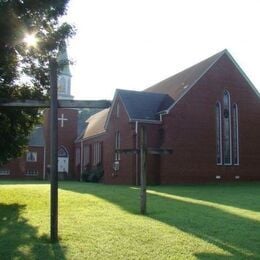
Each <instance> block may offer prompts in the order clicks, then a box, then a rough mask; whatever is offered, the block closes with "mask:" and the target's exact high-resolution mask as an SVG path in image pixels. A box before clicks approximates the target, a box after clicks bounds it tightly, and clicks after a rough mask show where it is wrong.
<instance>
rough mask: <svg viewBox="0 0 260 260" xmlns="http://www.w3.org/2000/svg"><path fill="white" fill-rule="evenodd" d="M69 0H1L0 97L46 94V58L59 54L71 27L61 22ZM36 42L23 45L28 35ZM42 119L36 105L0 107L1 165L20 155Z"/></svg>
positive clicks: (41, 98)
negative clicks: (10, 107)
mask: <svg viewBox="0 0 260 260" xmlns="http://www.w3.org/2000/svg"><path fill="white" fill-rule="evenodd" d="M67 3H68V0H55V1H53V0H37V1H31V0H23V1H21V0H6V1H3V0H0V57H1V58H0V98H1V99H8V100H10V99H11V100H13V99H38V100H44V99H48V93H49V76H48V75H49V73H48V66H49V64H48V61H49V59H50V58H51V57H55V56H56V55H57V52H58V49H59V48H61V47H62V46H63V45H64V40H65V39H66V38H67V37H69V36H71V35H72V34H73V27H72V26H71V25H69V24H67V23H64V24H60V23H59V18H60V17H61V16H63V15H64V14H65V13H66V6H67ZM32 33H33V34H35V37H36V38H37V39H38V44H37V46H35V47H29V46H26V43H25V42H24V38H25V36H26V34H32ZM39 122H40V116H39V113H38V110H37V109H26V108H24V109H20V108H19V109H15V108H12V109H2V108H1V110H0V151H1V152H0V164H1V163H3V162H6V160H8V159H10V158H13V157H17V156H19V155H20V154H21V152H22V150H23V149H24V148H25V145H26V143H27V136H28V135H29V133H30V131H31V130H32V128H33V127H34V125H35V124H38V123H39Z"/></svg>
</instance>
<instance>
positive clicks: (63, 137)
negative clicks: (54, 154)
mask: <svg viewBox="0 0 260 260" xmlns="http://www.w3.org/2000/svg"><path fill="white" fill-rule="evenodd" d="M62 114H64V118H67V119H68V120H67V121H64V126H63V127H61V121H58V147H60V146H64V147H65V148H66V149H67V151H68V153H69V176H68V177H69V178H75V177H76V176H75V173H74V169H75V161H74V158H75V146H74V141H75V139H76V138H77V118H78V110H76V109H65V108H62V109H61V108H60V109H58V118H60V117H61V115H62ZM49 118H50V114H49V109H46V110H45V121H44V134H45V140H46V162H47V165H48V164H50V130H49V129H50V128H49V127H50V122H49Z"/></svg>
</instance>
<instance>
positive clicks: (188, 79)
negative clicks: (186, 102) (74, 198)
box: [144, 49, 260, 112]
mask: <svg viewBox="0 0 260 260" xmlns="http://www.w3.org/2000/svg"><path fill="white" fill-rule="evenodd" d="M223 55H227V57H228V58H229V60H230V61H231V62H232V63H233V64H234V66H235V67H236V68H237V69H238V71H239V72H240V74H241V75H242V76H243V77H244V79H245V80H246V81H247V83H248V84H249V86H250V87H251V88H252V89H253V91H254V92H255V94H256V95H257V96H258V97H260V95H259V92H258V90H257V89H256V88H255V86H254V85H253V83H252V82H251V81H250V79H249V78H248V77H247V75H246V74H245V73H244V71H243V70H242V69H241V68H240V66H239V65H238V63H237V62H236V61H235V59H234V58H233V57H232V55H231V54H230V53H229V51H228V50H226V49H225V50H223V51H221V52H219V53H217V54H215V55H213V56H211V57H209V58H207V59H206V60H203V61H201V62H199V63H198V64H195V65H193V66H192V67H190V68H188V69H185V70H183V71H181V72H179V73H177V74H175V75H174V76H172V77H170V78H168V79H165V80H163V81H161V82H159V83H157V84H156V85H154V86H152V87H149V88H147V89H145V90H144V91H146V92H156V93H164V94H168V95H170V96H171V97H172V98H173V99H174V100H175V102H174V104H172V106H171V107H170V108H169V109H168V110H167V112H169V110H171V108H172V107H174V106H175V105H176V103H177V102H178V101H179V99H181V98H182V97H183V96H184V95H185V94H186V93H187V92H188V91H189V90H190V89H191V88H192V87H193V86H194V85H195V84H196V83H197V82H198V81H199V80H200V79H201V78H202V77H203V76H204V75H205V74H206V73H207V72H208V71H209V69H210V68H211V67H213V65H214V64H215V63H216V62H217V61H218V60H219V59H220V58H221V57H222V56H223Z"/></svg>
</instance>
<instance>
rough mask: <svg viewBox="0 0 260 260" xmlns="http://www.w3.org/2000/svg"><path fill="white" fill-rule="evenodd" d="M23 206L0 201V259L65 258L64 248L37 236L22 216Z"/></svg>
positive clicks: (46, 238) (45, 237)
mask: <svg viewBox="0 0 260 260" xmlns="http://www.w3.org/2000/svg"><path fill="white" fill-rule="evenodd" d="M25 208H26V205H20V204H1V203H0V259H65V251H66V248H64V247H61V246H60V244H59V243H55V244H51V243H50V241H49V238H48V237H47V236H39V235H38V234H37V228H35V227H33V226H31V225H30V224H28V221H27V220H26V219H25V218H24V217H23V215H22V213H23V211H24V210H25Z"/></svg>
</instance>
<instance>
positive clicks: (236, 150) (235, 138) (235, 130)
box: [232, 104, 239, 165]
mask: <svg viewBox="0 0 260 260" xmlns="http://www.w3.org/2000/svg"><path fill="white" fill-rule="evenodd" d="M232 114H233V115H232V116H233V163H234V165H239V143H238V140H239V138H238V107H237V104H233V107H232Z"/></svg>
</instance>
